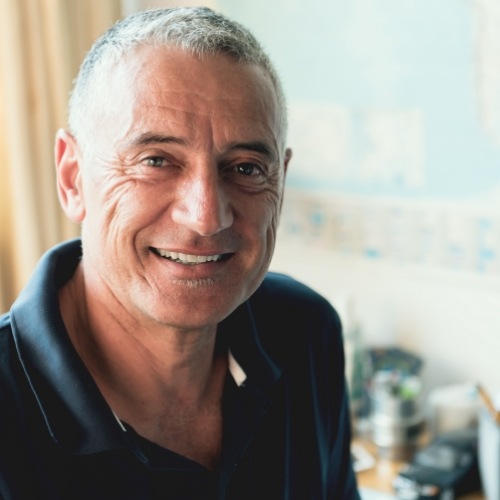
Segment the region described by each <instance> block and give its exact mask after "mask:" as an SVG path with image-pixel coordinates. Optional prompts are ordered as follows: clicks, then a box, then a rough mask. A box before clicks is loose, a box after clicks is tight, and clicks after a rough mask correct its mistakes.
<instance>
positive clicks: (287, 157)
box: [284, 148, 292, 174]
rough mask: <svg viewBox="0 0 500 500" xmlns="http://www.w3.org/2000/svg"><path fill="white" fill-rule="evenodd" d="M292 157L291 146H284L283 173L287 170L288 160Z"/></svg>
mask: <svg viewBox="0 0 500 500" xmlns="http://www.w3.org/2000/svg"><path fill="white" fill-rule="evenodd" d="M291 159H292V150H291V148H286V150H285V161H284V164H285V174H286V172H287V171H288V164H289V163H290V160H291Z"/></svg>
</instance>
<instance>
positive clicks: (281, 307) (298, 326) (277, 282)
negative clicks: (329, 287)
mask: <svg viewBox="0 0 500 500" xmlns="http://www.w3.org/2000/svg"><path fill="white" fill-rule="evenodd" d="M250 302H251V305H252V311H253V312H254V315H255V316H256V318H257V319H258V323H259V326H261V325H264V324H266V325H270V327H271V328H273V329H274V331H276V330H277V327H278V325H279V327H280V328H279V330H281V331H283V330H286V331H288V332H290V331H295V332H299V331H304V332H307V333H308V335H313V334H314V333H313V332H318V333H319V332H325V331H330V332H332V331H334V332H340V330H341V326H340V318H339V316H338V314H337V312H336V310H335V309H334V307H333V306H332V305H331V303H330V302H329V301H328V300H327V299H326V298H325V297H324V296H322V295H321V294H320V293H318V292H317V291H315V290H313V289H312V288H311V287H309V286H308V285H305V284H304V283H301V282H300V281H297V280H296V279H294V278H292V277H290V276H288V275H285V274H280V273H275V272H269V273H268V274H267V275H266V278H265V279H264V281H263V282H262V284H261V286H260V287H259V288H258V290H257V291H256V292H255V294H254V295H253V297H252V298H251V300H250Z"/></svg>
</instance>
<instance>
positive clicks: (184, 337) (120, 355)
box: [59, 268, 224, 416]
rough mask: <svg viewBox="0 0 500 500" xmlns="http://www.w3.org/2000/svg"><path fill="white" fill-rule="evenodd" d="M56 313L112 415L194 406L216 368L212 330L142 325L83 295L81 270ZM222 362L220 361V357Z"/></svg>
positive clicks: (61, 297) (114, 307)
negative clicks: (172, 405)
mask: <svg viewBox="0 0 500 500" xmlns="http://www.w3.org/2000/svg"><path fill="white" fill-rule="evenodd" d="M59 300H60V306H61V313H62V316H63V320H64V323H65V325H66V328H67V330H68V334H69V337H70V339H71V341H72V342H73V344H74V346H75V348H76V350H77V352H78V354H79V355H80V357H81V358H82V359H83V361H84V363H85V364H86V366H87V368H88V369H89V371H90V373H91V375H92V376H93V378H94V379H95V381H96V383H97V385H98V387H99V388H100V390H101V392H102V393H103V395H104V397H105V398H106V399H107V400H108V403H109V404H110V406H111V407H112V408H113V410H114V411H115V413H117V414H118V415H119V416H121V415H122V414H123V413H128V412H129V411H130V410H127V408H129V409H130V408H137V409H139V408H140V409H141V410H140V411H141V412H149V413H151V412H157V411H158V409H159V407H160V406H162V405H165V402H166V401H169V402H170V403H171V402H172V401H173V400H175V401H177V403H178V404H181V405H186V406H193V407H196V406H198V405H200V404H202V403H203V401H204V398H205V397H206V395H207V394H208V393H210V391H211V390H212V389H213V387H212V377H213V374H214V373H218V370H219V369H220V359H219V358H221V357H220V356H217V355H216V353H215V339H216V326H213V327H207V328H204V329H197V330H181V329H177V328H170V327H168V326H165V325H158V324H154V323H153V322H150V323H149V324H147V326H146V327H145V326H144V324H145V323H144V322H142V324H141V322H139V321H138V320H137V319H136V318H134V317H133V316H131V315H130V314H129V313H128V312H127V311H126V310H124V309H123V308H121V307H120V306H119V304H112V303H110V300H102V297H99V299H98V300H97V299H96V296H95V289H94V288H92V295H91V294H89V293H87V287H86V286H85V280H84V276H83V271H82V269H81V268H78V269H77V272H76V273H75V275H74V277H73V279H72V280H71V281H70V282H69V283H68V284H66V285H65V286H64V287H63V288H62V289H61V291H60V294H59ZM222 358H224V356H222Z"/></svg>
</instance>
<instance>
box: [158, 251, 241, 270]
mask: <svg viewBox="0 0 500 500" xmlns="http://www.w3.org/2000/svg"><path fill="white" fill-rule="evenodd" d="M151 250H152V251H153V252H154V253H155V254H156V255H159V256H160V257H163V258H164V259H167V260H170V261H172V262H177V263H178V264H184V265H187V266H195V265H198V264H207V263H209V262H220V261H223V260H227V259H229V258H230V257H231V255H233V254H231V253H222V254H216V255H190V254H185V253H181V252H170V251H168V250H162V249H161V248H151Z"/></svg>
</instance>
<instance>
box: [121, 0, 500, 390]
mask: <svg viewBox="0 0 500 500" xmlns="http://www.w3.org/2000/svg"><path fill="white" fill-rule="evenodd" d="M128 3H130V2H128ZM132 3H135V6H137V5H138V4H141V6H144V5H146V4H154V5H155V6H158V5H168V4H175V3H179V2H167V1H161V0H156V1H154V2H147V1H145V2H132ZM206 4H207V5H210V6H212V7H214V8H216V9H219V10H221V11H222V12H224V13H226V14H227V15H229V16H230V17H233V18H235V19H237V20H239V21H241V22H242V23H243V24H245V25H246V26H248V27H249V28H251V29H252V30H253V31H254V32H255V34H256V35H257V37H258V38H259V39H260V40H261V41H262V42H263V44H264V46H265V47H266V48H267V50H268V52H269V53H270V55H271V57H272V59H273V60H274V62H275V64H276V66H277V68H278V70H279V72H280V74H281V75H282V79H283V84H284V87H285V91H286V93H287V95H288V98H289V108H290V134H289V139H290V141H289V142H290V145H291V146H292V147H293V149H294V158H293V160H292V163H291V166H290V172H289V175H288V180H287V183H288V194H287V199H286V202H285V206H284V211H283V220H282V224H281V229H280V240H279V243H278V247H277V251H276V255H275V258H274V261H273V264H272V268H273V269H275V270H278V271H283V272H286V273H289V274H291V275H293V276H296V277H297V278H299V279H301V280H303V281H305V282H306V283H308V284H310V285H311V286H313V287H314V288H316V289H318V290H319V291H321V292H322V293H324V294H325V295H326V296H327V297H328V298H329V299H330V300H331V301H332V302H333V303H334V304H335V305H336V306H337V307H338V308H339V310H340V311H341V313H342V315H343V317H344V320H345V322H346V324H347V323H348V321H349V319H348V318H347V316H346V313H345V311H346V310H347V308H346V306H345V304H346V303H348V302H349V303H351V304H353V306H354V309H355V310H356V315H357V317H358V319H359V322H360V324H361V326H362V332H363V339H364V341H365V343H366V344H367V345H388V344H393V343H395V344H397V345H399V346H401V347H404V348H408V349H410V350H412V351H415V352H416V353H418V354H421V355H422V356H423V357H424V359H425V371H424V374H425V382H426V384H427V387H434V386H436V385H441V384H446V383H453V382H463V381H480V382H482V383H484V384H485V385H486V386H487V387H488V388H489V389H490V390H494V389H500V376H499V374H498V369H497V366H498V356H499V355H500V354H499V353H500V307H499V304H500V71H499V70H498V67H499V66H498V60H499V58H500V6H499V5H498V4H497V0H440V1H439V2H435V0H405V1H404V2H401V0H376V1H375V0H352V1H350V2H343V1H341V0H310V1H308V2H301V1H299V0H275V1H273V2H268V1H267V0H252V2H240V1H238V0H213V1H210V2H207V3H206ZM347 326H348V325H347Z"/></svg>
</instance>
